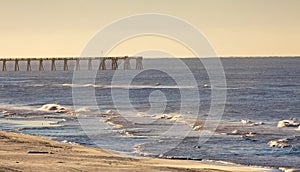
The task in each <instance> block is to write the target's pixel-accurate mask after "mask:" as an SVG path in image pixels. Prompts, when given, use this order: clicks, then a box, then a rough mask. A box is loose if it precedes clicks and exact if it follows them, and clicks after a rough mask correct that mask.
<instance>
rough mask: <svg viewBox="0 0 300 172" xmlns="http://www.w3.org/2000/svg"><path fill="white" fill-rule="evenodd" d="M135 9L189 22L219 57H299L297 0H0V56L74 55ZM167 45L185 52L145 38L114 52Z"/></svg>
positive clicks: (181, 52) (299, 0)
mask: <svg viewBox="0 0 300 172" xmlns="http://www.w3.org/2000/svg"><path fill="white" fill-rule="evenodd" d="M140 13H162V14H168V15H172V16H175V17H178V18H181V19H183V20H185V21H187V22H189V23H191V24H192V25H194V26H195V27H196V28H197V29H198V30H200V31H201V32H202V33H203V34H204V35H205V36H206V37H207V39H208V40H209V42H210V43H211V44H212V46H213V47H214V48H215V50H216V52H217V54H218V55H220V56H240V55H242V56H248V55H250V56H259V55H267V56H268V55H300V0H0V24H1V25H0V26H1V27H0V56H79V55H80V53H81V51H82V50H83V48H84V47H85V45H86V43H87V42H88V41H89V40H90V39H91V38H92V37H93V35H94V34H95V33H97V32H98V31H99V30H100V29H101V28H102V27H104V26H105V25H108V24H109V23H111V22H113V21H115V20H117V19H119V18H122V17H126V16H129V15H135V14H140ZM167 45H170V46H167ZM133 47H134V48H133ZM166 47H168V52H171V53H173V55H175V56H185V55H186V56H189V55H190V54H189V53H188V52H186V50H185V49H184V48H180V45H175V43H174V42H173V43H172V41H169V40H162V38H149V37H144V38H137V39H136V40H130V41H128V42H125V43H124V44H123V45H120V46H119V47H116V51H115V54H118V53H119V54H121V53H124V54H131V53H137V52H138V51H143V50H147V49H152V48H153V49H159V50H164V49H165V48H166ZM172 47H173V49H172ZM126 50H128V51H126Z"/></svg>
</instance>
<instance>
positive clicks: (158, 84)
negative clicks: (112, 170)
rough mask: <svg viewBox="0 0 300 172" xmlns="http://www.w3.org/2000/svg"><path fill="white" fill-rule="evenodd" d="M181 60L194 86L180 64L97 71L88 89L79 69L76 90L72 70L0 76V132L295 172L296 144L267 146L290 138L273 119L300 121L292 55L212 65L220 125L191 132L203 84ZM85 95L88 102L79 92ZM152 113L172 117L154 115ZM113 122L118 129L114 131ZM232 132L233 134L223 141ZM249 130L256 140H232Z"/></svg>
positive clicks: (203, 104)
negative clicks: (221, 75) (220, 79)
mask: <svg viewBox="0 0 300 172" xmlns="http://www.w3.org/2000/svg"><path fill="white" fill-rule="evenodd" d="M164 60H168V59H152V60H144V64H145V66H147V64H150V63H151V64H159V63H163V62H161V61H164ZM183 61H184V62H185V64H186V65H187V66H188V67H189V70H191V72H192V74H193V77H194V78H195V83H196V84H195V83H193V82H192V81H191V82H190V81H189V80H188V76H187V75H189V74H190V73H185V72H184V71H185V70H183V69H182V68H184V67H185V66H165V68H168V69H170V70H168V71H172V73H167V72H165V71H159V70H155V69H151V70H150V69H149V70H144V71H135V70H130V71H117V72H114V71H110V70H107V71H100V72H98V73H97V75H96V78H95V82H90V81H91V80H93V78H94V76H93V73H88V72H87V73H85V75H84V77H83V78H84V80H82V83H81V81H80V82H77V81H74V80H73V79H74V78H73V75H74V72H73V71H67V72H65V71H51V72H50V71H45V72H39V71H32V72H0V95H1V97H0V125H1V128H2V130H13V131H18V132H21V133H28V134H36V135H43V136H47V137H50V138H53V139H56V140H60V141H63V140H67V141H71V142H78V143H81V144H85V145H90V146H95V147H101V148H105V149H110V150H115V151H120V152H124V153H126V154H132V155H142V156H156V157H166V158H182V157H184V158H191V159H214V160H225V161H231V162H236V163H241V164H248V165H261V166H272V167H281V166H285V167H300V141H298V142H296V143H293V145H292V146H291V147H287V148H275V147H274V148H273V147H269V146H268V144H267V143H268V141H270V140H276V139H282V138H292V137H294V136H299V135H300V131H296V130H295V128H277V127H276V125H277V122H278V121H280V120H283V119H290V118H292V117H296V118H300V106H299V103H300V91H299V90H300V68H299V65H300V58H255V59H253V58H233V59H222V64H223V67H224V70H225V75H226V84H227V87H218V88H214V89H219V90H226V92H227V100H226V104H225V111H224V114H223V115H222V120H221V121H217V120H216V121H214V120H212V121H207V126H209V127H208V128H204V129H203V128H201V127H200V128H199V129H200V130H199V131H195V130H193V127H196V126H197V125H196V124H195V122H196V120H201V121H202V123H201V124H202V125H203V121H204V122H205V121H206V119H209V117H210V113H209V109H210V104H211V102H210V101H211V96H212V91H211V87H213V86H211V85H210V81H209V76H208V73H207V72H206V70H205V67H204V66H203V64H202V63H201V61H199V60H198V59H183ZM21 65H22V64H21ZM58 68H59V65H58ZM22 69H23V68H22V66H21V70H22ZM24 69H25V68H24ZM146 69H147V68H146ZM133 75H134V77H133V78H131V76H133ZM115 78H117V80H116V81H115V80H114V79H115ZM118 78H122V82H121V81H119V80H118ZM84 81H86V82H84ZM123 81H124V82H123ZM125 81H130V82H129V83H130V84H131V85H130V86H128V85H127V84H126V82H125ZM180 83H184V84H181V85H180ZM206 85H207V86H206ZM91 90H92V91H94V94H93V95H89V93H90V91H91ZM195 91H196V92H197V93H198V94H197V95H196V94H194V93H195ZM78 92H79V93H83V94H82V95H78V94H76V95H75V97H76V96H77V97H76V98H78V99H76V100H75V101H74V93H78ZM127 93H128V96H126V95H127ZM162 94H163V96H162ZM183 94H185V95H183ZM183 96H186V98H184V97H183ZM197 96H199V97H200V101H199V102H197ZM93 98H95V101H94V102H93ZM91 100H92V101H91ZM128 101H130V104H128ZM74 102H75V107H74V106H73V105H74ZM78 102H79V103H78ZM48 103H57V104H59V105H61V106H65V107H66V108H68V109H71V110H78V112H77V113H76V115H71V114H67V113H55V112H51V111H50V112H47V111H40V110H38V109H39V108H41V107H42V106H43V105H44V104H48ZM91 103H95V104H91ZM195 104H197V105H199V107H196V108H195ZM129 105H130V106H129ZM151 107H152V108H151ZM79 109H80V110H79ZM109 109H113V110H118V111H119V113H120V115H115V116H114V118H112V116H113V115H111V114H105V112H106V111H107V110H109ZM149 110H150V111H149ZM162 113H163V114H169V115H170V114H172V115H173V116H176V115H177V116H178V115H180V116H178V117H176V119H173V118H171V117H162V116H158V115H159V114H162ZM114 114H116V113H114ZM172 119H173V120H172ZM241 119H247V120H251V121H254V122H263V123H265V124H264V125H258V126H250V125H248V124H241V123H240V120H241ZM18 120H19V122H18V123H16V122H15V121H18ZM24 120H25V121H26V120H28V121H56V122H57V121H59V122H58V124H59V125H53V126H48V125H47V126H37V124H36V126H34V125H32V126H28V125H20V123H22V122H23V124H24ZM9 121H14V122H9ZM198 122H199V121H198ZM218 122H220V123H219V127H218V129H216V130H215V129H214V127H213V126H215V125H217V123H218ZM117 125H118V126H119V128H115V127H116V126H117ZM199 125H200V124H199ZM234 130H238V131H239V132H240V134H237V135H234V134H232V132H233V131H234ZM249 132H255V133H256V135H255V136H253V137H243V136H242V135H243V134H247V133H249Z"/></svg>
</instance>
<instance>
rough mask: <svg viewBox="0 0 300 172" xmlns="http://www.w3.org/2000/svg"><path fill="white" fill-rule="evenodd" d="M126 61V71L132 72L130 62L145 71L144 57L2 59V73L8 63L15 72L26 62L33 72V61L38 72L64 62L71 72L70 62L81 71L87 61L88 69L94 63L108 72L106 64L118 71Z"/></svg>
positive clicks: (64, 67) (124, 67)
mask: <svg viewBox="0 0 300 172" xmlns="http://www.w3.org/2000/svg"><path fill="white" fill-rule="evenodd" d="M120 60H123V61H124V66H123V69H124V70H130V69H131V65H130V60H136V66H135V69H136V70H142V69H143V63H142V61H143V57H129V56H124V57H14V58H10V57H0V61H1V62H2V71H7V62H9V61H12V62H14V71H20V65H19V62H21V61H25V62H26V71H31V70H32V68H31V64H32V62H33V61H37V62H38V70H39V71H44V70H45V68H44V62H45V61H50V62H51V70H52V71H56V62H58V61H62V62H63V70H64V71H67V70H69V65H68V62H70V61H74V62H75V70H80V62H81V61H87V69H88V70H93V63H94V62H96V63H97V64H98V65H97V68H98V70H107V69H108V68H107V65H106V62H107V61H110V62H111V68H110V69H111V70H117V69H118V68H119V64H118V61H120Z"/></svg>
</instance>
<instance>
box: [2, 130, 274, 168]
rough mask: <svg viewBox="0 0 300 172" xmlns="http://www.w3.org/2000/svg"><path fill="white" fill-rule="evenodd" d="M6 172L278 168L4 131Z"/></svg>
mask: <svg viewBox="0 0 300 172" xmlns="http://www.w3.org/2000/svg"><path fill="white" fill-rule="evenodd" d="M0 152H1V154H0V157H1V158H0V159H1V161H0V168H1V169H3V170H4V171H18V170H25V171H53V170H64V171H71V170H75V169H76V170H83V171H100V170H104V171H133V170H135V171H136V170H137V171H143V172H148V171H149V172H150V171H240V172H246V171H247V172H248V171H253V172H256V171H274V170H276V169H271V168H264V167H254V166H244V165H239V164H232V163H228V164H225V163H224V164H221V163H209V162H208V161H205V162H201V161H191V160H172V159H159V158H148V157H132V156H125V155H121V154H118V153H113V152H110V151H106V150H103V149H99V148H93V147H86V146H82V145H79V144H69V143H61V142H57V141H53V140H49V139H47V138H44V137H41V136H32V135H25V134H19V133H13V132H6V131H0Z"/></svg>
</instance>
